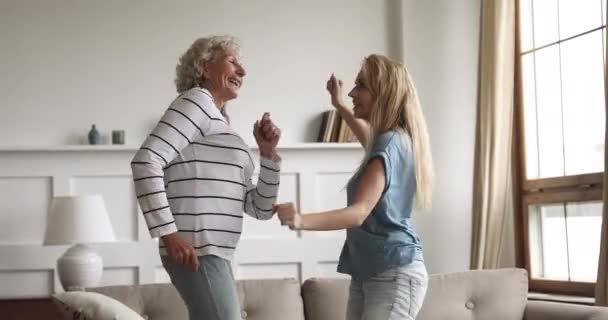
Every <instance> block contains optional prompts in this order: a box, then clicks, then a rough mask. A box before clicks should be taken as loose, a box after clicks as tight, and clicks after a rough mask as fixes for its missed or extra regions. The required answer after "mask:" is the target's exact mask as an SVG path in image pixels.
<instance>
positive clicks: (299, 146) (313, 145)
mask: <svg viewBox="0 0 608 320" xmlns="http://www.w3.org/2000/svg"><path fill="white" fill-rule="evenodd" d="M250 148H251V149H257V146H250ZM361 148H362V147H361V145H360V144H359V143H317V142H304V143H294V144H286V145H279V147H278V149H279V150H325V149H327V150H335V149H346V150H349V149H352V150H357V149H361ZM138 149H139V146H135V145H110V144H105V145H55V146H0V152H87V151H132V152H134V151H137V150H138Z"/></svg>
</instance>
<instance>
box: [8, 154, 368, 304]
mask: <svg viewBox="0 0 608 320" xmlns="http://www.w3.org/2000/svg"><path fill="white" fill-rule="evenodd" d="M136 151H137V148H136V147H133V146H58V147H10V148H9V147H3V148H0V163H2V166H0V225H2V228H1V229H0V257H1V259H0V298H4V299H9V298H37V297H48V295H49V294H51V293H54V292H61V291H62V288H61V284H60V282H59V279H58V276H57V272H56V268H55V265H56V263H57V259H58V258H59V257H60V256H61V255H62V254H63V253H64V252H65V250H67V249H68V248H69V246H44V245H43V240H44V231H45V228H46V217H47V214H48V213H47V212H48V206H49V204H50V201H51V199H52V197H55V196H65V195H82V194H91V193H99V194H101V195H102V196H103V197H104V200H105V204H106V208H107V210H108V213H109V215H110V219H111V222H112V225H113V228H114V232H115V236H116V240H117V241H116V242H112V243H104V244H92V245H91V247H92V248H93V249H94V250H96V251H97V252H98V253H99V254H100V255H101V256H102V258H103V261H104V275H103V279H102V283H101V285H124V284H143V283H159V282H168V281H169V277H168V275H167V274H166V272H165V271H164V270H163V268H162V266H161V263H160V259H159V256H158V242H157V240H156V239H151V238H150V235H149V233H148V230H147V228H146V225H145V222H144V220H143V216H142V214H141V211H140V210H139V208H138V206H137V202H136V198H135V194H134V190H133V182H132V181H131V169H130V166H129V162H130V161H131V159H132V157H133V155H134V153H135V152H136ZM253 151H254V153H255V154H257V150H253ZM279 153H280V155H281V157H282V158H283V163H282V170H281V188H280V193H279V201H280V202H287V201H291V202H294V203H296V205H297V206H298V208H299V209H300V210H301V211H302V212H315V211H319V210H327V209H335V208H339V207H343V206H345V205H346V193H345V190H344V186H345V185H346V182H347V181H348V178H349V177H350V175H351V174H352V172H353V171H354V169H356V167H357V165H358V163H359V161H360V159H361V157H362V155H363V149H362V148H361V147H360V146H358V145H356V144H332V143H327V144H321V143H311V144H297V145H292V146H286V147H282V148H280V150H279ZM256 161H257V159H256ZM256 179H257V177H255V179H254V181H256ZM243 223H244V226H243V227H244V231H243V235H242V238H241V242H240V244H239V247H238V249H237V251H236V253H235V258H234V261H233V269H234V271H235V276H236V277H237V278H239V279H259V278H295V279H298V280H299V281H304V280H306V279H307V278H310V277H320V276H332V277H333V276H337V274H336V273H335V266H336V263H337V259H338V255H339V253H340V250H341V248H342V244H343V242H344V233H343V232H294V231H291V230H289V229H288V228H287V227H284V226H281V225H280V223H279V220H278V218H277V217H276V216H275V217H273V218H272V219H270V220H268V221H256V220H255V219H253V218H250V217H245V219H244V221H243Z"/></svg>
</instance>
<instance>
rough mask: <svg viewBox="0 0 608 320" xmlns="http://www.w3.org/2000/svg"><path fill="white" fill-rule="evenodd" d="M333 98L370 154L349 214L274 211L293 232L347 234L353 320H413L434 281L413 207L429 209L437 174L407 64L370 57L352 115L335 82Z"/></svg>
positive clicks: (350, 194) (342, 266) (345, 265)
mask: <svg viewBox="0 0 608 320" xmlns="http://www.w3.org/2000/svg"><path fill="white" fill-rule="evenodd" d="M327 90H328V91H329V93H330V95H331V98H332V104H333V105H334V106H335V107H336V108H337V110H338V111H339V112H340V114H341V115H342V117H343V118H344V119H345V120H346V122H347V124H348V125H349V126H350V127H351V129H352V130H353V132H354V133H355V135H356V136H357V137H358V138H359V141H360V142H361V143H362V144H363V146H364V147H365V149H366V156H365V158H364V160H363V162H362V164H361V166H360V168H359V170H358V171H357V172H356V173H355V174H354V176H353V177H352V178H351V179H350V181H349V182H348V186H347V207H346V208H343V209H339V210H333V211H328V212H321V213H309V214H302V215H301V214H299V213H298V212H297V210H296V208H295V206H294V204H293V203H285V204H280V205H276V206H275V210H276V211H277V212H278V214H279V218H280V219H281V223H282V224H284V225H288V226H289V227H290V228H291V229H298V230H339V229H347V237H346V242H345V244H344V248H343V250H342V253H341V255H340V262H339V264H338V271H339V272H342V273H347V274H350V275H351V277H352V280H351V285H350V295H349V300H348V309H347V319H348V320H372V319H373V320H384V319H415V318H416V315H417V313H418V311H419V310H420V307H421V305H422V301H423V299H424V295H425V293H426V288H427V282H428V276H427V272H426V268H425V265H424V259H423V255H422V245H421V242H420V239H419V237H418V235H417V234H416V231H415V230H414V227H413V225H412V220H411V216H412V210H413V209H414V207H419V208H428V207H429V206H430V203H431V191H432V180H433V166H432V159H431V153H430V146H429V137H428V133H427V128H426V123H425V120H424V116H423V114H422V110H421V108H420V104H419V101H418V97H417V95H416V89H415V88H414V83H413V82H412V79H411V77H410V76H409V74H408V72H407V70H406V69H405V67H404V66H403V65H402V64H401V63H398V62H396V61H393V60H390V59H389V58H387V57H384V56H381V55H371V56H369V57H367V58H365V60H364V61H363V65H362V67H361V71H360V72H359V74H358V76H357V80H356V82H355V87H354V88H353V89H352V90H351V92H350V93H349V96H350V97H351V98H352V99H353V104H354V108H353V112H351V111H350V110H348V109H347V108H346V107H345V105H344V103H343V102H342V98H341V97H342V82H341V81H339V80H337V79H336V78H335V77H334V76H333V75H332V77H331V78H330V79H329V81H328V82H327Z"/></svg>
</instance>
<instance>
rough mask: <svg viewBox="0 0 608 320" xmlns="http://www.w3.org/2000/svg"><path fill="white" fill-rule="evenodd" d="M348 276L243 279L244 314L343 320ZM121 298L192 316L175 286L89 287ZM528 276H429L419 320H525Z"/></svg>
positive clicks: (152, 311)
mask: <svg viewBox="0 0 608 320" xmlns="http://www.w3.org/2000/svg"><path fill="white" fill-rule="evenodd" d="M348 287H349V280H344V279H319V278H312V279H308V280H307V281H306V282H305V283H304V284H303V285H302V287H301V288H300V285H299V283H298V281H297V280H295V279H265V280H239V281H238V292H239V298H240V302H241V307H242V311H243V312H242V316H243V318H244V319H245V318H246V319H248V320H249V319H252V320H274V319H290V320H304V319H306V320H342V319H345V316H346V303H347V300H348ZM87 291H93V292H99V293H102V294H105V295H107V296H110V297H112V298H115V299H116V300H119V301H121V302H122V303H124V304H126V305H127V306H129V307H131V308H132V309H133V310H135V311H137V312H138V313H139V314H141V315H143V316H144V317H147V318H148V319H149V320H157V319H159V320H160V319H172V320H188V314H187V310H186V306H185V305H184V303H183V302H182V300H181V298H180V297H179V294H178V293H177V291H176V290H175V288H174V287H173V285H171V284H148V285H139V286H113V287H112V286H110V287H99V288H90V289H87ZM527 292H528V275H527V273H526V271H525V270H523V269H500V270H483V271H467V272H460V273H450V274H437V275H431V276H430V281H429V288H428V291H427V294H426V298H425V300H424V304H423V306H422V309H421V311H420V313H419V314H418V317H417V319H419V320H439V319H458V320H460V319H493V320H522V319H523V314H524V308H525V306H526V301H527Z"/></svg>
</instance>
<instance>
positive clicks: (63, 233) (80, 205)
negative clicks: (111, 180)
mask: <svg viewBox="0 0 608 320" xmlns="http://www.w3.org/2000/svg"><path fill="white" fill-rule="evenodd" d="M111 241H114V231H113V230H112V224H111V223H110V218H109V217H108V213H107V211H106V207H105V204H104V201H103V198H102V196H101V195H98V194H96V195H87V196H67V197H55V198H53V200H52V202H51V206H50V209H49V215H48V222H47V226H46V234H45V236H44V244H45V245H66V244H73V246H72V247H70V248H69V249H68V250H67V251H66V252H65V253H64V254H63V255H62V256H61V257H59V259H58V260H57V272H58V273H59V279H60V280H61V285H62V286H63V288H64V290H66V291H69V290H80V289H82V288H87V287H95V286H98V285H99V281H100V280H101V275H102V272H103V260H102V259H101V256H99V254H97V253H96V252H95V251H94V250H92V249H91V248H90V247H88V246H87V245H86V244H88V243H99V242H111Z"/></svg>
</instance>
